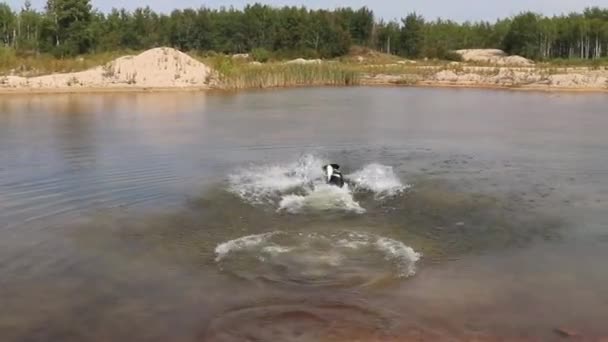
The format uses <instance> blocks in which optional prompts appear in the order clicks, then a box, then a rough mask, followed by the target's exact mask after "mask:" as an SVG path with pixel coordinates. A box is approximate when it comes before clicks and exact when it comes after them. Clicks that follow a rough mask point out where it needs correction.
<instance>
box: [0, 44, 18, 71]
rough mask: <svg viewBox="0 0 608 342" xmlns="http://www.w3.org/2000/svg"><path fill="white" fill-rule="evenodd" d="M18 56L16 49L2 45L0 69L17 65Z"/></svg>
mask: <svg viewBox="0 0 608 342" xmlns="http://www.w3.org/2000/svg"><path fill="white" fill-rule="evenodd" d="M16 62H17V56H16V54H15V50H13V49H11V48H7V47H1V46H0V69H10V68H13V67H14V66H15V64H16Z"/></svg>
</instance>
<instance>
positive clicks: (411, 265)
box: [216, 231, 421, 286]
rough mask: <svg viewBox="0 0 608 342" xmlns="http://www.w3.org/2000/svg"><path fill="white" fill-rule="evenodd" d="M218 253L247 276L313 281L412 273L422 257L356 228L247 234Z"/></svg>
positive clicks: (351, 281)
mask: <svg viewBox="0 0 608 342" xmlns="http://www.w3.org/2000/svg"><path fill="white" fill-rule="evenodd" d="M216 255H217V258H216V262H217V263H218V265H219V266H220V267H221V268H222V269H224V270H227V271H229V272H232V273H234V274H236V275H238V276H242V277H244V278H254V279H257V278H262V279H265V280H268V281H273V282H287V283H296V284H300V285H312V286H325V285H331V286H338V285H339V286H352V285H357V284H358V285H361V284H367V283H369V282H370V281H371V282H373V281H374V279H380V278H384V277H387V276H390V277H394V278H407V277H411V276H413V275H415V273H416V263H417V262H418V260H419V259H420V258H421V254H420V253H418V252H416V251H414V249H412V248H411V247H409V246H407V245H405V244H404V243H402V242H400V241H397V240H394V239H391V238H387V237H383V236H378V235H374V234H368V233H362V232H354V231H343V232H339V233H335V234H321V233H289V232H282V231H275V232H270V233H265V234H259V235H251V236H245V237H241V238H238V239H235V240H231V241H228V242H225V243H222V244H220V245H218V246H217V248H216Z"/></svg>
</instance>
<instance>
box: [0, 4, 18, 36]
mask: <svg viewBox="0 0 608 342" xmlns="http://www.w3.org/2000/svg"><path fill="white" fill-rule="evenodd" d="M15 23H16V16H15V13H13V10H12V9H11V7H10V6H9V5H7V4H5V3H0V41H1V42H2V43H3V44H4V46H7V47H8V46H13V43H14V41H15V35H16V28H15Z"/></svg>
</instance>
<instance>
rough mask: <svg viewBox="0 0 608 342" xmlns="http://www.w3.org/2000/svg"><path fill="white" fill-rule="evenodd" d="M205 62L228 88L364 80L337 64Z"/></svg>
mask: <svg viewBox="0 0 608 342" xmlns="http://www.w3.org/2000/svg"><path fill="white" fill-rule="evenodd" d="M202 61H203V62H204V63H206V64H207V65H209V66H211V67H212V68H214V69H215V70H217V71H218V72H219V74H220V79H221V82H222V85H223V86H224V87H225V88H227V89H250V88H279V87H294V86H349V85H357V84H359V81H360V73H359V72H357V71H356V70H354V69H353V68H350V67H348V66H347V65H344V64H341V63H337V62H323V63H319V64H285V63H281V62H275V63H264V64H251V63H246V62H241V61H234V60H232V59H231V58H228V57H223V56H216V57H212V58H203V59H202Z"/></svg>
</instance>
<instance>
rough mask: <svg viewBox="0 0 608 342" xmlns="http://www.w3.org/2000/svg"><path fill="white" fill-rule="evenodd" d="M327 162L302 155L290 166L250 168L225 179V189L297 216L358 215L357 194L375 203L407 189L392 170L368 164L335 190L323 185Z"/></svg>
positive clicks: (361, 209)
mask: <svg viewBox="0 0 608 342" xmlns="http://www.w3.org/2000/svg"><path fill="white" fill-rule="evenodd" d="M325 164H327V161H325V160H323V159H321V158H318V157H316V156H314V155H310V154H307V155H304V156H302V157H301V158H300V159H298V160H297V161H295V162H292V163H286V164H275V165H261V166H252V167H249V168H245V169H242V170H240V171H238V172H236V173H234V174H231V175H230V176H229V177H228V181H229V186H228V190H229V191H230V192H232V193H234V194H236V195H238V196H239V197H240V198H241V199H243V200H244V201H246V202H248V203H252V204H271V205H278V211H284V212H288V213H291V214H298V213H303V212H310V211H327V210H338V211H346V212H353V213H358V214H362V213H365V209H364V208H363V207H361V205H360V204H359V203H358V202H357V201H355V199H354V195H355V194H356V192H357V191H365V192H373V193H374V195H375V198H376V199H378V200H381V199H384V198H387V197H392V196H396V195H398V194H399V193H401V192H402V191H404V190H406V189H407V188H409V185H403V184H402V183H401V181H400V180H399V178H398V177H397V175H396V174H395V172H394V171H393V168H392V167H390V166H386V165H381V164H369V165H367V166H365V167H364V168H363V169H361V170H359V171H356V172H354V173H353V174H351V175H350V176H348V177H347V179H348V182H349V183H350V186H349V185H348V184H346V185H345V186H344V187H343V188H338V187H335V186H331V185H328V184H326V182H325V176H324V174H323V170H322V166H323V165H325Z"/></svg>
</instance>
